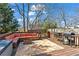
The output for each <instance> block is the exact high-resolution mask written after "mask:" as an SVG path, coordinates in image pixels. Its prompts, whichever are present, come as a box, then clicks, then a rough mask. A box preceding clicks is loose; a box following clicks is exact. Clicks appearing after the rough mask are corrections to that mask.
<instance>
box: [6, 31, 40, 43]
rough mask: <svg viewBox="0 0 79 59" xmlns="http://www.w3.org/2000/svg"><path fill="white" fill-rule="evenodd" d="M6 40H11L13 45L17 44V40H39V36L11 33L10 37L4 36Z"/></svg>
mask: <svg viewBox="0 0 79 59" xmlns="http://www.w3.org/2000/svg"><path fill="white" fill-rule="evenodd" d="M5 38H6V39H7V40H12V41H13V43H15V44H17V42H18V40H19V38H25V39H27V40H30V39H32V40H35V39H39V38H40V35H39V34H38V33H13V34H10V35H7V36H5Z"/></svg>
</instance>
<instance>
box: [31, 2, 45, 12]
mask: <svg viewBox="0 0 79 59" xmlns="http://www.w3.org/2000/svg"><path fill="white" fill-rule="evenodd" d="M44 9H45V5H43V4H37V5H32V7H31V10H32V11H36V10H44Z"/></svg>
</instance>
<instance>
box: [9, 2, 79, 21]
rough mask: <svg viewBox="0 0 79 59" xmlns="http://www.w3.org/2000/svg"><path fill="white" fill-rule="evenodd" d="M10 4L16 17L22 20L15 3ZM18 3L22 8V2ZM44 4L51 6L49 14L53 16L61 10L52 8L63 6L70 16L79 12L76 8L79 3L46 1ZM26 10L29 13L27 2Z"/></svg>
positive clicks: (78, 6)
mask: <svg viewBox="0 0 79 59" xmlns="http://www.w3.org/2000/svg"><path fill="white" fill-rule="evenodd" d="M9 5H10V7H11V8H12V9H14V12H15V13H14V16H15V18H17V19H18V20H21V16H20V14H19V13H18V11H17V8H16V7H15V4H9ZM18 5H19V7H20V8H22V5H21V4H18ZM32 5H34V4H31V6H30V7H32ZM44 5H46V6H47V7H48V8H49V10H48V14H50V15H51V16H52V17H55V16H57V15H56V14H57V13H58V12H59V11H58V10H53V9H51V8H62V7H63V8H64V12H65V14H66V15H67V16H69V17H73V16H75V15H77V14H79V11H78V10H76V8H78V9H79V3H46V4H44ZM50 9H51V10H50ZM25 11H26V12H25V14H27V4H25ZM31 14H34V13H33V12H31ZM30 18H33V16H30Z"/></svg>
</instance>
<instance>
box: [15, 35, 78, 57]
mask: <svg viewBox="0 0 79 59" xmlns="http://www.w3.org/2000/svg"><path fill="white" fill-rule="evenodd" d="M48 40H50V41H51V42H54V43H56V44H57V45H59V46H61V47H64V49H59V48H58V49H59V50H54V51H51V52H43V51H45V49H40V47H37V46H33V47H31V48H29V46H31V45H30V44H28V45H27V44H25V45H20V46H19V47H18V49H17V51H16V54H15V56H78V55H79V47H75V46H73V47H71V46H69V45H63V43H62V42H60V41H58V40H57V38H55V37H53V35H51V38H50V39H48ZM23 50H24V51H23ZM40 52H43V53H40Z"/></svg>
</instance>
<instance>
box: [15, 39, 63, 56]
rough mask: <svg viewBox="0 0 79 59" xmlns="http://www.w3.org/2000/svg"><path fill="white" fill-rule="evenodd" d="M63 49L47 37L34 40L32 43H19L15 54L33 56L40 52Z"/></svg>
mask: <svg viewBox="0 0 79 59" xmlns="http://www.w3.org/2000/svg"><path fill="white" fill-rule="evenodd" d="M61 49H64V48H63V47H61V46H59V45H57V44H56V43H53V42H51V41H49V40H48V39H43V40H36V41H33V43H32V44H22V43H21V44H20V45H19V47H18V50H17V52H16V56H33V55H38V54H41V53H48V52H51V51H55V50H61Z"/></svg>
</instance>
